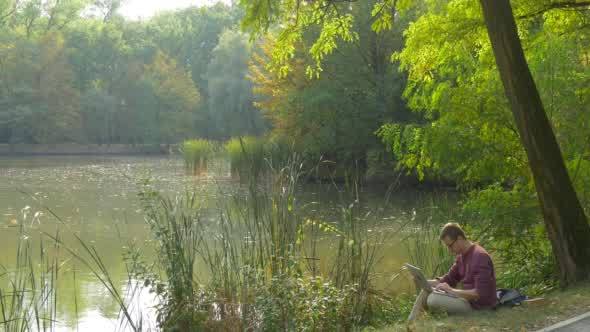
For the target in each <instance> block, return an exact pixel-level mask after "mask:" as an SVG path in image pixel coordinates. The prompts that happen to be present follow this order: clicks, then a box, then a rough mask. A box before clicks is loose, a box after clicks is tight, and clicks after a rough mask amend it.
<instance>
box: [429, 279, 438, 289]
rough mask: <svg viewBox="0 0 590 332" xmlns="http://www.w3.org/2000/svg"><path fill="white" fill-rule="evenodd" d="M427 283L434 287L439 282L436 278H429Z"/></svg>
mask: <svg viewBox="0 0 590 332" xmlns="http://www.w3.org/2000/svg"><path fill="white" fill-rule="evenodd" d="M428 284H429V285H430V286H431V287H436V286H438V284H440V281H438V279H429V280H428Z"/></svg>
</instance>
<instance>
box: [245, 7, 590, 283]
mask: <svg viewBox="0 0 590 332" xmlns="http://www.w3.org/2000/svg"><path fill="white" fill-rule="evenodd" d="M345 2H348V3H350V2H352V1H345ZM480 2H481V4H482V9H483V12H484V16H485V22H486V25H487V28H488V33H489V36H490V39H491V41H492V45H493V48H494V54H495V55H496V62H497V64H498V68H499V69H500V74H501V77H502V81H503V83H504V87H505V91H506V95H507V97H508V100H509V102H510V104H511V105H512V110H513V114H514V116H515V119H516V123H517V127H518V130H519V134H520V137H521V140H522V143H523V146H524V148H525V150H526V152H527V155H528V157H529V165H530V167H531V170H532V173H533V178H534V182H535V184H536V188H537V194H538V198H539V201H540V203H541V205H542V211H543V215H544V219H545V223H546V225H547V232H548V236H549V238H550V240H551V243H552V246H553V251H554V255H555V256H556V258H557V260H558V262H559V263H560V279H561V281H562V282H563V284H564V285H566V284H568V283H570V282H575V281H577V280H580V279H584V278H587V277H588V276H589V272H590V241H588V240H589V239H590V226H588V223H587V220H586V218H585V215H584V212H583V210H582V208H581V207H580V203H579V201H578V198H577V196H576V194H575V191H574V190H573V188H572V186H571V183H570V180H569V177H568V174H567V172H566V170H565V166H564V162H563V159H562V156H561V153H560V150H559V146H558V145H557V141H556V139H555V137H554V134H553V130H552V128H551V126H550V125H549V122H548V121H547V118H546V115H545V113H544V110H543V107H542V104H541V101H540V98H539V95H538V91H537V89H536V87H535V85H534V81H533V79H532V77H531V75H530V72H529V69H528V65H527V63H526V61H525V59H524V55H523V53H522V48H521V46H520V41H519V39H518V35H517V33H516V26H515V23H514V17H513V16H512V11H511V7H510V3H509V1H508V0H503V1H502V2H501V3H499V4H498V3H496V2H494V1H491V0H490V1H486V0H480ZM545 2H546V1H545ZM342 3H343V2H342V1H333V0H323V1H313V2H308V1H277V2H266V1H262V0H243V1H242V2H241V4H242V5H243V6H244V7H245V9H246V16H245V19H244V25H245V27H246V28H247V29H250V30H251V31H253V32H258V33H260V32H262V31H266V30H268V28H269V27H270V25H271V24H272V23H275V22H280V23H281V24H282V26H283V28H282V29H281V30H280V33H279V43H278V45H279V47H278V48H279V49H278V50H275V52H274V53H273V60H274V63H275V64H276V65H277V66H278V67H279V69H280V70H281V71H282V72H283V73H287V72H288V70H289V69H288V65H286V63H287V62H288V59H290V58H292V57H293V56H294V54H295V51H294V45H296V43H297V42H299V41H301V38H302V37H301V36H302V32H301V31H302V30H303V29H305V28H306V27H309V26H314V25H318V24H319V26H320V29H321V33H320V35H319V37H318V38H317V39H316V41H315V43H314V44H313V45H312V46H311V47H310V53H311V54H312V56H313V57H314V58H315V59H316V61H317V64H316V68H315V69H313V68H312V69H310V73H311V74H316V75H317V74H319V72H320V71H321V61H322V60H323V59H324V57H325V56H326V55H327V54H330V53H332V52H333V50H334V49H335V48H336V45H337V43H336V41H337V40H338V39H341V40H344V41H348V42H350V41H353V40H355V39H356V38H357V36H356V35H355V34H353V33H352V32H351V28H350V27H351V26H352V19H353V17H352V16H351V15H350V14H349V13H348V12H347V11H346V9H344V10H342ZM565 3H566V2H561V5H560V6H564V7H567V5H565ZM572 4H575V2H570V5H572ZM461 5H464V3H463V4H457V6H461ZM339 6H340V7H339ZM582 6H583V7H584V6H585V7H584V8H587V5H582ZM408 7H409V2H408V1H402V0H400V1H397V0H383V1H380V2H378V3H377V4H375V6H374V9H373V15H375V16H376V17H378V18H377V19H376V21H375V23H374V28H375V29H380V28H383V27H386V28H387V27H390V25H391V24H392V23H391V22H392V21H393V20H394V18H395V17H396V15H398V14H399V13H400V10H402V9H407V8H408ZM554 7H556V6H553V5H551V3H549V4H548V5H546V6H545V7H543V9H541V10H540V12H543V11H547V10H550V9H552V8H554ZM557 7H559V6H557ZM339 9H340V10H339ZM538 12H539V11H537V12H536V13H538ZM491 13H492V14H491ZM494 13H495V14H496V16H494V15H493V14H494ZM525 16H526V15H525ZM475 22H478V18H476V19H475ZM503 23H508V24H509V26H508V27H507V26H506V25H503ZM511 61H514V63H512V62H511ZM528 94H532V99H533V101H531V100H528V99H527V95H528ZM527 110H528V111H527ZM527 120H530V121H531V122H527ZM544 143H546V144H547V145H548V148H547V150H544V145H543V144H544ZM562 190H563V191H564V193H563V194H562V193H561V191H562Z"/></svg>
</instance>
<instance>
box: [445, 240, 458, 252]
mask: <svg viewBox="0 0 590 332" xmlns="http://www.w3.org/2000/svg"><path fill="white" fill-rule="evenodd" d="M457 240H458V238H457V239H455V240H454V241H453V242H451V243H450V244H446V243H445V245H446V246H447V248H449V249H453V244H455V242H457Z"/></svg>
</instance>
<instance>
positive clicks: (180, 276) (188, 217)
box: [139, 184, 203, 331]
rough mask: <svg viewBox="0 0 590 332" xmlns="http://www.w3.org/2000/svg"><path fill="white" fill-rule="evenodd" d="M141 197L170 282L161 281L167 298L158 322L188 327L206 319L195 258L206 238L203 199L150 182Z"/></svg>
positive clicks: (160, 260)
mask: <svg viewBox="0 0 590 332" xmlns="http://www.w3.org/2000/svg"><path fill="white" fill-rule="evenodd" d="M139 198H140V200H141V203H142V206H143V209H144V212H145V220H146V222H147V224H148V225H149V227H150V229H151V232H152V235H153V236H154V238H155V239H156V240H157V243H158V245H157V248H156V250H157V254H158V257H159V261H158V264H159V266H160V267H161V268H162V269H163V270H164V272H165V273H166V279H165V280H166V283H165V284H164V283H161V284H160V285H159V286H164V285H165V289H161V290H158V291H157V293H158V295H160V300H161V301H163V302H162V303H160V305H159V313H158V316H159V317H158V322H159V324H160V327H163V328H164V329H168V328H176V329H180V330H181V331H188V330H190V329H191V328H195V327H196V326H198V325H199V324H200V323H201V322H202V321H203V314H202V310H201V302H200V301H199V296H197V291H198V287H197V286H196V283H195V281H194V275H195V273H194V266H195V260H196V258H197V252H198V251H199V248H200V247H201V245H202V242H203V231H202V225H201V223H202V220H201V210H200V206H199V204H200V203H201V202H200V201H199V200H198V198H199V197H198V196H197V195H196V194H195V193H187V194H186V195H183V196H176V197H174V198H167V197H164V196H162V195H160V194H158V193H157V192H155V191H153V190H152V189H151V188H150V187H149V185H147V184H146V186H145V187H144V190H143V191H142V192H140V194H139ZM156 286H158V285H156Z"/></svg>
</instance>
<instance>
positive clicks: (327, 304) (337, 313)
mask: <svg viewBox="0 0 590 332" xmlns="http://www.w3.org/2000/svg"><path fill="white" fill-rule="evenodd" d="M353 296H354V288H353V287H347V288H345V289H339V288H337V287H336V286H335V285H334V284H333V283H331V282H330V281H329V280H324V279H323V278H321V277H304V276H294V275H278V276H275V277H273V278H272V279H271V280H270V283H269V284H268V285H265V286H264V288H262V289H259V290H258V291H257V296H256V302H255V306H256V308H257V309H258V310H259V312H258V315H259V317H260V318H259V319H260V322H259V324H260V328H261V329H262V330H264V331H276V330H287V331H290V330H293V331H327V330H330V331H334V330H346V329H348V328H350V327H351V326H352V324H353V322H352V317H351V316H350V312H349V311H350V306H349V304H350V303H349V302H350V300H351V298H352V297H353Z"/></svg>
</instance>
